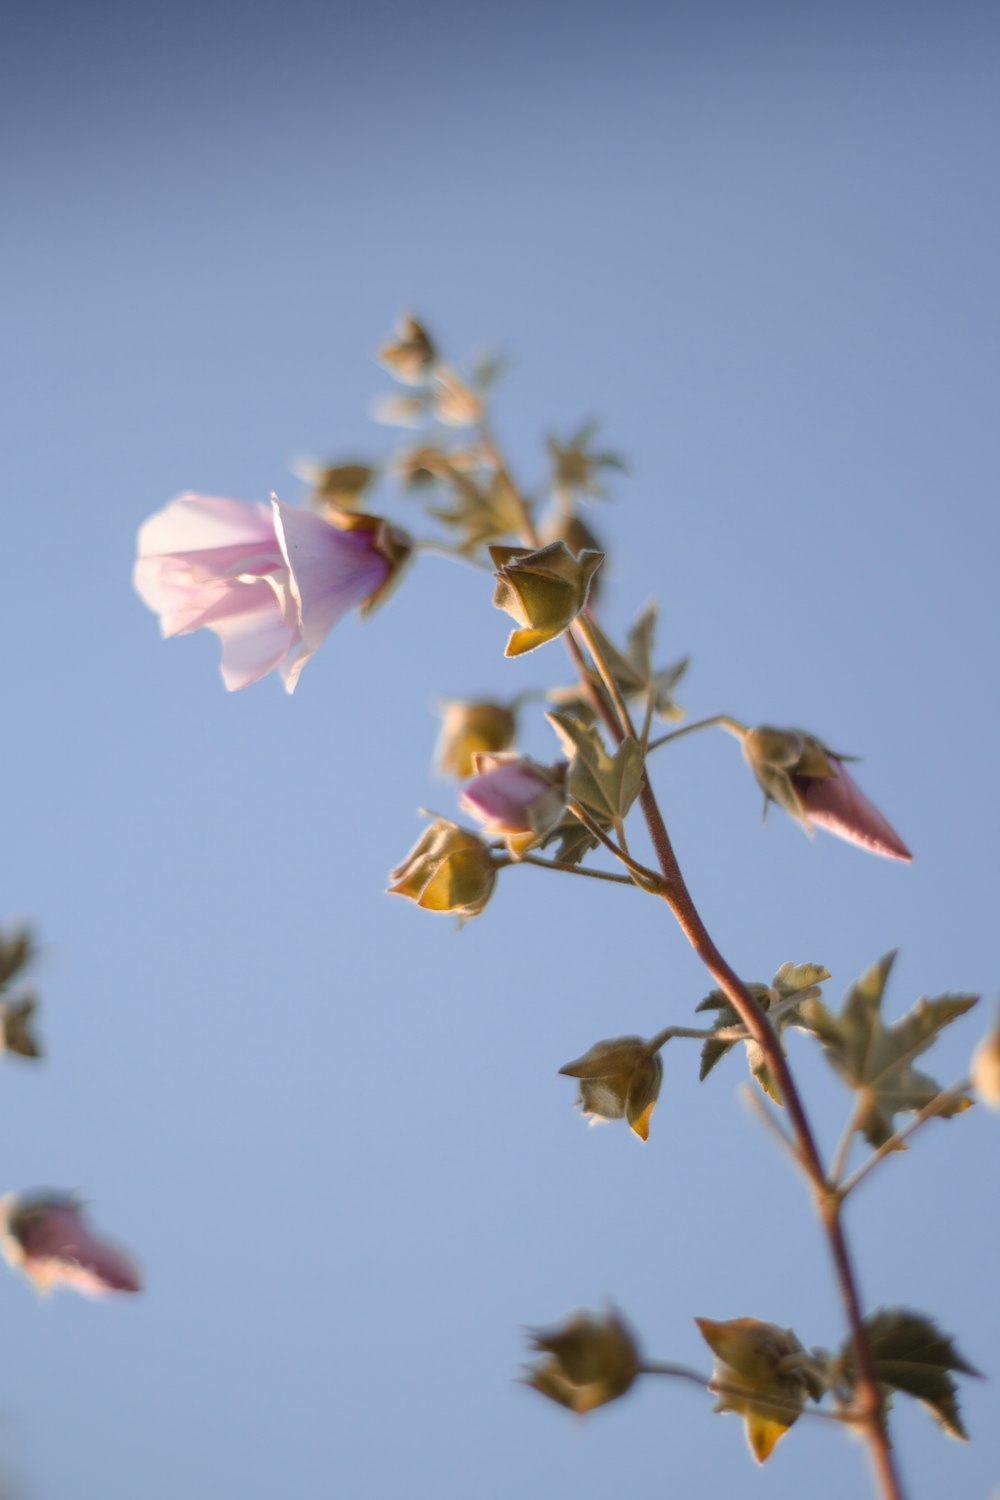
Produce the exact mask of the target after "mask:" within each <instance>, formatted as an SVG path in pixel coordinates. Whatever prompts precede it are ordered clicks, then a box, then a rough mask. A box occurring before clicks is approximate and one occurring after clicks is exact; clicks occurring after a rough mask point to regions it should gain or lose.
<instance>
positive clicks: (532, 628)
mask: <svg viewBox="0 0 1000 1500" xmlns="http://www.w3.org/2000/svg"><path fill="white" fill-rule="evenodd" d="M490 556H491V558H492V559H493V562H494V564H495V565H496V569H497V571H496V573H495V574H494V577H495V578H496V581H497V586H496V591H495V593H494V595H493V603H494V604H495V605H496V607H497V609H502V610H504V611H505V612H506V613H507V614H509V615H510V617H511V619H513V620H515V621H516V622H517V624H518V625H520V626H521V627H522V628H521V629H520V630H514V631H512V632H511V636H510V639H509V640H508V642H507V649H506V652H505V653H504V654H505V655H506V656H521V655H522V654H523V653H524V652H525V651H534V649H535V647H536V646H542V645H544V644H545V642H546V641H551V640H554V639H555V638H556V636H557V635H561V634H562V632H563V631H564V630H565V629H566V628H567V626H569V625H572V623H573V621H574V620H575V619H576V617H577V615H578V614H579V613H580V611H581V610H582V609H583V607H584V605H585V604H586V602H587V595H588V593H589V591H590V582H591V579H592V578H593V576H594V574H595V573H596V571H597V569H598V568H599V567H600V566H601V563H602V562H603V561H604V554H603V553H602V552H590V551H584V552H581V553H580V555H579V557H574V555H573V553H572V552H571V551H570V550H569V548H568V547H567V546H566V543H565V542H550V544H549V545H548V546H547V547H540V548H539V549H538V550H537V551H535V552H532V551H530V550H529V549H528V548H525V547H491V548H490Z"/></svg>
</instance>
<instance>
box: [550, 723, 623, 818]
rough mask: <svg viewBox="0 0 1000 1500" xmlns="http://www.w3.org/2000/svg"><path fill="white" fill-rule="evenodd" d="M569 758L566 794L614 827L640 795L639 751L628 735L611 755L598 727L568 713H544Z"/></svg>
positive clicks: (594, 815)
mask: <svg viewBox="0 0 1000 1500" xmlns="http://www.w3.org/2000/svg"><path fill="white" fill-rule="evenodd" d="M545 717H546V718H547V719H548V721H549V723H550V724H551V725H552V726H553V728H554V729H555V731H556V733H557V734H558V736H559V740H560V742H561V744H562V747H563V750H564V751H565V752H566V754H567V756H568V757H569V760H570V768H569V774H568V776H567V778H566V793H567V796H569V797H571V798H572V799H573V800H574V801H576V802H579V803H580V804H581V805H582V806H583V807H585V808H586V809H587V811H588V812H589V813H591V814H592V816H593V817H594V818H596V819H597V821H598V822H599V823H601V824H611V825H614V826H617V825H618V824H620V823H621V821H622V819H623V818H624V817H625V814H626V813H627V812H628V810H629V808H630V807H631V806H632V803H633V802H634V801H635V799H636V797H637V796H638V795H639V786H640V784H641V782H642V750H641V749H640V747H639V745H638V743H637V741H636V740H634V739H633V738H632V737H631V735H629V736H627V737H626V738H625V739H624V740H622V742H621V744H620V745H619V746H618V749H617V750H616V751H615V753H614V755H610V754H609V753H608V751H607V749H606V748H605V746H604V742H603V741H602V739H601V736H600V735H599V734H598V732H597V730H596V729H595V728H593V726H591V725H586V724H581V723H580V722H579V720H577V719H572V718H570V717H569V715H568V714H557V713H548V714H546V716H545Z"/></svg>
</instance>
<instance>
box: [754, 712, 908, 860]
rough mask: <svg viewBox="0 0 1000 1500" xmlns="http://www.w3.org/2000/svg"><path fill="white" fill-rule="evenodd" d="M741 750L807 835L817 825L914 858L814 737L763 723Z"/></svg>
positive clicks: (771, 796) (890, 854) (772, 797)
mask: <svg viewBox="0 0 1000 1500" xmlns="http://www.w3.org/2000/svg"><path fill="white" fill-rule="evenodd" d="M743 754H744V755H745V756H746V759H747V762H748V764H749V766H750V769H751V770H752V771H753V773H754V775H755V776H756V778H757V781H758V783H759V785H760V786H761V788H762V790H763V792H764V796H765V798H766V799H767V801H773V802H777V803H779V804H780V806H781V807H783V808H784V809H785V811H786V812H787V813H789V814H790V815H791V816H792V817H793V818H795V819H797V821H798V822H799V823H801V824H802V827H803V828H804V829H805V831H806V833H809V834H811V833H812V825H813V824H814V823H816V824H818V825H819V827H820V828H825V829H827V831H828V832H830V833H835V834H836V835H837V837H838V838H842V839H847V840H848V842H849V843H852V844H859V845H860V846H861V848H862V849H868V850H870V851H871V853H872V854H882V855H884V856H885V857H886V859H902V860H907V861H908V860H911V859H912V858H913V855H912V854H911V853H910V851H909V849H907V847H906V845H905V844H904V843H903V840H902V839H901V838H900V837H899V834H898V833H897V832H896V830H895V829H894V828H893V827H891V825H890V824H889V823H888V822H887V821H886V820H885V818H884V817H883V816H882V814H881V813H880V812H879V810H878V808H877V807H876V806H875V805H874V803H872V802H869V800H868V798H867V797H866V796H865V794H864V792H863V791H862V790H861V788H860V787H859V786H858V784H857V782H856V781H855V780H854V779H853V777H852V776H850V775H849V774H848V771H847V769H846V767H845V765H844V761H843V758H842V757H841V756H839V755H835V754H834V753H833V751H832V750H828V749H827V748H826V746H825V745H824V744H822V743H821V742H820V741H819V740H818V739H816V738H815V737H814V736H813V735H811V734H805V733H803V732H802V730H798V729H770V728H767V727H765V726H763V725H761V726H760V727H758V728H757V729H749V730H747V732H746V733H745V734H744V736H743ZM766 805H767V804H766V802H765V807H766Z"/></svg>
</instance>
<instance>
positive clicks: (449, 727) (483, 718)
mask: <svg viewBox="0 0 1000 1500" xmlns="http://www.w3.org/2000/svg"><path fill="white" fill-rule="evenodd" d="M442 719H443V722H442V724H441V735H440V738H439V739H438V743H437V750H436V751H435V755H434V761H435V764H436V766H437V769H438V770H439V771H440V772H441V774H442V775H443V776H457V777H458V778H459V779H460V780H461V781H464V780H465V778H466V777H467V776H471V775H472V771H473V762H474V759H475V757H476V756H477V755H479V754H481V753H482V752H485V751H498V750H509V749H510V747H511V745H512V744H513V743H514V735H515V732H516V729H517V720H516V719H515V717H514V714H513V712H512V710H511V709H509V708H503V707H502V706H501V705H500V704H499V703H446V704H445V705H444V708H443V715H442Z"/></svg>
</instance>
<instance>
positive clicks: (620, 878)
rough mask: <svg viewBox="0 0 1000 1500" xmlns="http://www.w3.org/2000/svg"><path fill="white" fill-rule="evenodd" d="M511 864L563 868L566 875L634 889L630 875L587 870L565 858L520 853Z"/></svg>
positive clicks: (633, 882) (634, 885) (552, 868)
mask: <svg viewBox="0 0 1000 1500" xmlns="http://www.w3.org/2000/svg"><path fill="white" fill-rule="evenodd" d="M510 864H511V865H535V866H536V867H537V868H538V869H539V870H564V871H565V872H566V874H567V875H583V876H585V878H586V879H588V880H608V881H611V882H612V883H613V884H614V885H630V886H631V887H632V889H633V890H635V889H636V884H635V881H634V880H633V879H632V877H631V875H612V873H611V871H610V870H588V869H585V868H584V866H583V865H571V864H570V863H569V861H568V860H565V859H540V858H539V856H538V855H537V854H522V855H521V857H520V859H512V860H511V861H510Z"/></svg>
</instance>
